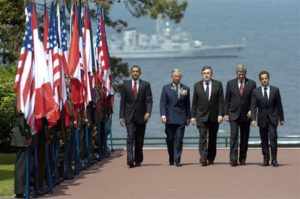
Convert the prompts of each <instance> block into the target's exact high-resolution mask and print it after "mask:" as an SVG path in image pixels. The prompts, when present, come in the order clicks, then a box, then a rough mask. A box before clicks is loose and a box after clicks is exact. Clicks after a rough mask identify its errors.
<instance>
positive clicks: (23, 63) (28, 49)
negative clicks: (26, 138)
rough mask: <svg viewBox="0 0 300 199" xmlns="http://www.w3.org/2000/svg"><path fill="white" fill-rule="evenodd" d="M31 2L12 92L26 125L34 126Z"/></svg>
mask: <svg viewBox="0 0 300 199" xmlns="http://www.w3.org/2000/svg"><path fill="white" fill-rule="evenodd" d="M31 11H32V5H31V2H30V3H28V4H27V6H26V7H25V15H26V23H25V36H24V38H23V43H22V48H21V52H20V56H19V62H18V70H17V75H16V79H15V84H14V90H15V92H16V93H17V106H18V110H19V111H20V112H22V113H24V117H25V119H27V123H28V124H29V123H30V124H31V125H34V113H33V111H34V97H35V92H34V91H35V90H34V72H33V70H32V64H33V41H32V26H31V15H32V12H31Z"/></svg>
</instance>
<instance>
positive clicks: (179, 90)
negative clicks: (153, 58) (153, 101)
mask: <svg viewBox="0 0 300 199" xmlns="http://www.w3.org/2000/svg"><path fill="white" fill-rule="evenodd" d="M181 78H182V74H181V71H180V70H179V69H177V68H175V69H173V70H172V72H171V79H172V82H171V83H169V84H167V85H165V86H163V89H162V92H161V98H160V115H161V121H162V123H164V124H165V127H166V128H165V133H166V135H167V138H166V142H167V146H168V153H169V163H170V165H174V161H175V163H176V166H177V167H180V166H182V164H181V163H180V162H181V154H182V146H183V136H184V130H185V126H186V125H188V124H189V123H190V119H191V108H190V106H191V105H190V89H189V87H187V86H185V85H184V84H182V83H181Z"/></svg>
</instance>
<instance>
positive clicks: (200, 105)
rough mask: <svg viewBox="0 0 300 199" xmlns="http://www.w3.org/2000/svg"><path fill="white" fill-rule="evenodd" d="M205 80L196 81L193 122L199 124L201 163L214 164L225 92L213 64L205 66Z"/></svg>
mask: <svg viewBox="0 0 300 199" xmlns="http://www.w3.org/2000/svg"><path fill="white" fill-rule="evenodd" d="M201 75H202V78H203V80H201V81H199V82H197V83H195V85H194V95H193V102H192V113H191V115H192V118H191V123H192V124H193V125H197V127H198V130H199V134H200V138H199V153H200V160H199V161H200V163H201V164H202V166H207V165H210V164H214V160H215V157H216V152H217V132H218V130H219V124H220V123H221V122H222V121H223V109H224V94H223V86H222V83H221V82H220V81H217V80H214V79H212V75H213V70H212V67H211V66H204V67H203V68H202V72H201Z"/></svg>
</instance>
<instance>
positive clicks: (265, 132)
mask: <svg viewBox="0 0 300 199" xmlns="http://www.w3.org/2000/svg"><path fill="white" fill-rule="evenodd" d="M259 80H260V83H261V86H260V87H258V88H256V89H255V90H254V91H253V94H252V99H251V113H252V114H251V119H252V122H251V124H252V125H253V126H256V125H257V126H258V127H259V134H260V139H261V147H262V154H263V158H264V160H263V163H262V166H269V161H270V150H269V141H270V148H271V156H272V162H271V163H272V165H273V166H274V167H278V161H277V126H278V121H279V123H280V125H283V124H284V114H283V108H282V102H281V97H280V92H279V89H278V88H277V87H275V86H270V85H269V80H270V74H269V72H267V71H261V72H260V73H259ZM256 114H257V115H256ZM256 121H257V122H256Z"/></svg>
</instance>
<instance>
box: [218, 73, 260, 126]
mask: <svg viewBox="0 0 300 199" xmlns="http://www.w3.org/2000/svg"><path fill="white" fill-rule="evenodd" d="M255 88H256V83H255V82H254V81H253V80H250V79H248V78H246V79H245V84H244V91H243V95H241V94H240V89H239V85H238V79H237V78H235V79H232V80H229V81H228V82H227V86H226V94H225V101H224V115H228V116H229V118H230V120H237V119H238V118H239V117H240V116H241V119H243V120H244V121H250V120H251V119H250V118H248V117H247V113H248V111H249V110H250V105H251V96H252V92H253V90H254V89H255Z"/></svg>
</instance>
